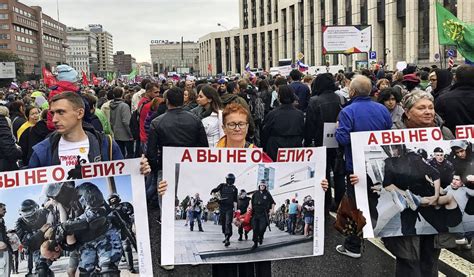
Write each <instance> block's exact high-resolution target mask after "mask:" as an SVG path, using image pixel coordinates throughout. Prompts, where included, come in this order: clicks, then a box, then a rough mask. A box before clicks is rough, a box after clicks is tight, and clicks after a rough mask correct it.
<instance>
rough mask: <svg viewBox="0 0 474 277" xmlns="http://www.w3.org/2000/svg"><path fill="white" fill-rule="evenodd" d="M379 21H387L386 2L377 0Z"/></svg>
mask: <svg viewBox="0 0 474 277" xmlns="http://www.w3.org/2000/svg"><path fill="white" fill-rule="evenodd" d="M377 21H378V22H384V21H385V0H377Z"/></svg>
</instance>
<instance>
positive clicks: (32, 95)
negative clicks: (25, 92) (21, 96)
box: [31, 91, 43, 97]
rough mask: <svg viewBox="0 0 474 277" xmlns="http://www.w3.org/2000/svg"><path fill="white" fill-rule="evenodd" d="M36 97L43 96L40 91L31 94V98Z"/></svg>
mask: <svg viewBox="0 0 474 277" xmlns="http://www.w3.org/2000/svg"><path fill="white" fill-rule="evenodd" d="M38 96H43V93H41V91H33V93H32V94H31V97H38Z"/></svg>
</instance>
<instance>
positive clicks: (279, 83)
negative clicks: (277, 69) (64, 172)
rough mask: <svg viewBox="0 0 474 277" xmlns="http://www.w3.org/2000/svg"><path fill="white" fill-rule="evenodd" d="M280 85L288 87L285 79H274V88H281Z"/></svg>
mask: <svg viewBox="0 0 474 277" xmlns="http://www.w3.org/2000/svg"><path fill="white" fill-rule="evenodd" d="M281 85H288V81H287V80H286V78H285V77H281V76H280V77H278V78H276V80H275V86H276V87H279V86H281Z"/></svg>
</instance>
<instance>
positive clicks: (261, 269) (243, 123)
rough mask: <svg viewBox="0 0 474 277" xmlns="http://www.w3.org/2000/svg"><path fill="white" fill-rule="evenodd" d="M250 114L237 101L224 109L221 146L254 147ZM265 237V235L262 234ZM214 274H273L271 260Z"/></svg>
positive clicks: (231, 266) (225, 268) (221, 266)
mask: <svg viewBox="0 0 474 277" xmlns="http://www.w3.org/2000/svg"><path fill="white" fill-rule="evenodd" d="M249 120H250V114H249V112H248V110H247V109H245V108H244V107H243V106H242V105H240V104H237V103H232V104H229V105H227V106H226V107H225V109H224V111H223V129H224V134H225V136H224V137H222V138H221V139H220V140H219V142H218V143H217V145H216V146H217V147H220V148H254V147H255V146H254V145H253V144H251V143H249V142H247V141H246V140H245V138H246V136H247V133H248V128H249ZM262 162H272V160H271V159H270V157H268V155H267V154H265V153H263V155H262ZM321 186H322V187H323V189H324V190H326V189H327V187H328V183H327V181H325V180H324V181H323V182H322V183H321ZM166 189H167V182H166V181H165V180H162V181H160V183H159V187H158V193H159V194H160V195H164V194H165V192H166ZM262 237H263V235H262ZM212 273H213V276H226V277H227V276H237V273H240V275H241V276H255V275H257V276H271V262H269V261H266V262H257V263H246V264H219V265H217V264H216V265H213V268H212Z"/></svg>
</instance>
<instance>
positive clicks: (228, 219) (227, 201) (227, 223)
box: [211, 173, 237, 246]
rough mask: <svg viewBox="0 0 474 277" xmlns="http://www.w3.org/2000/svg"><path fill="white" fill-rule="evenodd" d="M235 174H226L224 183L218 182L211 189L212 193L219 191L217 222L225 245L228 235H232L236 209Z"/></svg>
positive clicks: (227, 241)
mask: <svg viewBox="0 0 474 277" xmlns="http://www.w3.org/2000/svg"><path fill="white" fill-rule="evenodd" d="M234 183H235V175H234V174H232V173H229V174H227V176H226V178H225V183H221V184H219V186H217V188H214V189H213V190H212V191H211V194H212V193H217V192H218V193H219V194H220V197H219V199H220V200H219V210H220V218H219V222H220V224H221V225H222V233H223V234H224V236H225V239H224V241H222V243H224V244H225V246H229V245H230V237H232V219H233V216H234V211H236V210H237V188H236V187H235V186H234Z"/></svg>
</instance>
